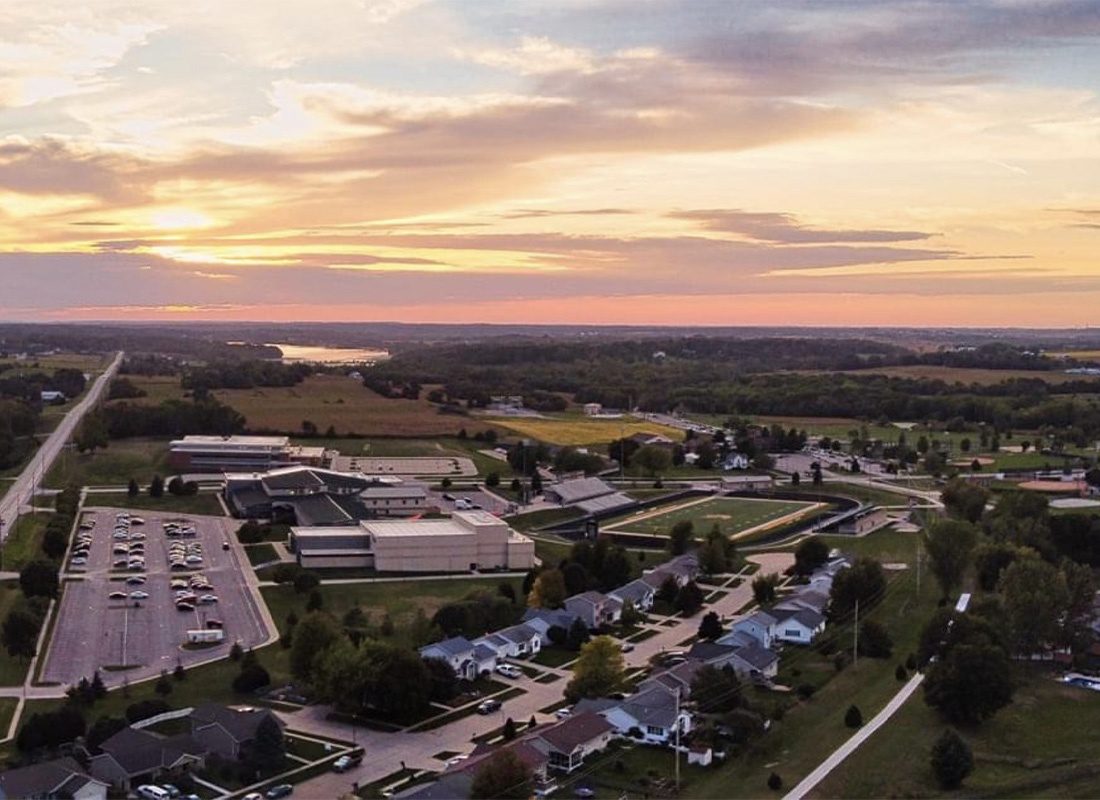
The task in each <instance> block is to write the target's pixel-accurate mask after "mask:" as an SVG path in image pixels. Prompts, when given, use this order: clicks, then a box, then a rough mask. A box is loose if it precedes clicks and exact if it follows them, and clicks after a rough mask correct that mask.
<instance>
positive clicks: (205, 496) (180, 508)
mask: <svg viewBox="0 0 1100 800" xmlns="http://www.w3.org/2000/svg"><path fill="white" fill-rule="evenodd" d="M86 504H87V505H90V506H110V507H111V508H131V509H143V510H146V511H160V512H170V513H175V514H206V515H209V516H214V517H223V516H225V512H224V511H223V510H222V506H221V503H219V502H218V497H217V495H216V494H215V493H214V492H202V493H200V494H193V495H185V496H182V497H177V496H176V495H171V494H168V492H165V493H164V495H163V496H161V497H150V496H149V495H148V494H147V493H146V492H145V491H144V490H143V491H142V493H141V494H139V495H137V496H136V497H130V496H129V495H128V494H126V493H125V492H119V493H118V494H100V493H98V492H97V493H96V494H90V495H88V499H87V501H86Z"/></svg>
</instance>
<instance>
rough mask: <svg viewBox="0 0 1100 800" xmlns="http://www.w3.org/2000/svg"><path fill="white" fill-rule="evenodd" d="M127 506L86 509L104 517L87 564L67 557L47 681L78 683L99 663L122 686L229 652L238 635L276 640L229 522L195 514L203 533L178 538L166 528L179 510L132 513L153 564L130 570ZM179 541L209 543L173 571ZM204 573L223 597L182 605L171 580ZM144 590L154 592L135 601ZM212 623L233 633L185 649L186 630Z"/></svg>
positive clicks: (98, 519)
mask: <svg viewBox="0 0 1100 800" xmlns="http://www.w3.org/2000/svg"><path fill="white" fill-rule="evenodd" d="M121 510H122V509H114V508H86V509H85V516H84V518H85V519H91V518H92V517H94V520H95V525H94V527H92V528H91V530H90V532H91V536H92V541H91V546H90V548H89V549H88V554H87V563H86V564H83V565H80V566H79V567H78V568H74V567H73V564H72V561H71V560H70V561H69V562H68V563H67V564H66V568H67V570H68V571H67V572H66V575H67V576H70V577H73V578H76V579H75V580H66V581H65V583H64V587H65V588H64V595H63V597H62V600H61V608H60V612H59V615H58V620H57V626H56V629H55V630H54V634H53V637H52V645H51V646H50V649H49V651H48V653H47V656H46V664H45V668H44V670H43V672H42V680H43V681H46V682H58V683H63V684H68V683H74V682H76V681H78V680H80V678H81V677H85V676H87V677H91V675H92V673H93V672H94V671H95V670H97V669H98V670H99V671H100V675H101V676H102V678H103V680H104V682H105V683H107V684H108V685H110V686H115V685H118V684H120V683H122V682H123V681H130V682H133V681H137V680H141V679H143V678H147V677H150V676H155V675H158V674H159V673H160V672H161V670H168V671H171V670H173V669H175V667H176V665H177V664H183V666H185V667H186V666H188V665H189V664H194V663H196V662H199V661H205V660H207V659H210V658H214V657H218V656H224V655H226V654H228V652H229V649H230V647H231V646H232V643H233V642H234V641H239V642H240V643H241V646H242V647H245V648H247V647H252V646H256V645H259V644H262V643H263V642H264V641H265V640H266V639H267V631H266V629H265V625H264V622H263V617H262V615H261V613H260V611H259V608H258V606H257V603H256V599H255V597H254V596H253V594H252V591H251V590H250V588H249V586H248V584H247V583H246V577H245V575H246V574H247V573H246V572H245V571H244V570H248V569H249V567H248V564H247V560H246V559H245V558H244V556H243V555H242V554H241V553H240V548H239V546H238V545H237V544H236V541H235V537H234V536H233V535H232V532H231V530H230V528H229V524H228V523H229V522H231V521H230V520H227V519H225V518H222V517H203V516H195V515H187V516H186V517H185V519H186V520H187V521H188V522H189V523H190V524H191V525H192V526H193V527H194V529H195V535H194V536H193V537H187V538H179V539H176V538H169V537H168V536H166V535H165V531H164V527H163V523H165V522H167V521H170V520H175V521H178V520H180V519H181V517H180V516H179V515H168V514H160V513H152V512H146V511H135V512H132V513H133V515H134V516H137V517H140V518H141V519H143V520H144V524H133V525H131V526H130V536H131V537H134V535H135V534H138V533H140V534H143V535H144V539H141V538H137V537H135V538H133V540H132V541H133V542H137V541H141V542H143V543H144V552H145V568H144V569H140V570H139V569H128V568H127V567H126V565H125V564H124V563H122V562H124V561H125V560H126V558H127V556H126V555H125V554H121V553H114V552H112V551H113V550H114V548H115V546H116V545H120V544H125V543H127V542H129V541H131V540H127V539H122V538H121V537H120V538H115V536H114V532H115V525H116V513H118V512H119V511H121ZM175 541H182V542H185V543H187V544H192V545H193V544H199V545H201V551H202V563H201V564H197V563H192V564H189V565H188V566H187V568H186V569H170V568H169V559H168V552H169V546H170V545H171V543H172V542H175ZM224 542H229V543H230V549H229V550H223V549H222V546H223V543H224ZM120 549H121V548H120ZM194 550H195V548H194V547H192V551H194ZM116 561H117V562H118V564H117V566H116V564H115V562H116ZM195 573H201V574H202V575H203V576H205V577H206V579H207V581H208V582H209V584H210V585H211V588H210V589H209V590H205V591H202V592H199V593H198V594H212V595H215V596H216V597H217V602H212V603H209V604H201V603H196V604H195V606H194V608H193V609H192V610H189V611H180V610H178V609H177V607H176V603H175V599H176V598H175V593H174V591H173V589H172V588H171V587H170V581H171V580H172V579H173V578H183V579H189V578H190V576H191V575H193V574H195ZM136 575H143V576H145V582H144V583H143V584H139V583H137V582H136V581H135V582H134V583H132V584H128V583H127V582H126V581H127V578H129V577H131V576H136ZM78 576H81V577H78ZM135 591H136V592H143V593H147V594H148V597H147V598H142V597H141V596H140V595H138V597H136V598H134V597H133V596H132V592H135ZM112 593H124V594H125V597H118V598H111V597H110V595H111V594H112ZM210 620H220V621H221V623H222V625H223V630H224V631H225V640H224V641H223V642H221V643H217V644H205V645H202V646H194V645H192V646H190V647H185V646H184V645H185V643H186V642H187V632H188V631H189V630H198V629H203V628H207V627H208V626H207V623H208V622H209V621H210ZM215 624H217V623H215Z"/></svg>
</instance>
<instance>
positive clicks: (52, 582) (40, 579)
mask: <svg viewBox="0 0 1100 800" xmlns="http://www.w3.org/2000/svg"><path fill="white" fill-rule="evenodd" d="M19 588H20V589H22V590H23V595H24V596H25V597H57V592H58V575H57V565H56V564H54V563H53V562H52V561H32V562H30V563H29V564H27V565H26V566H25V567H23V569H22V570H20V571H19Z"/></svg>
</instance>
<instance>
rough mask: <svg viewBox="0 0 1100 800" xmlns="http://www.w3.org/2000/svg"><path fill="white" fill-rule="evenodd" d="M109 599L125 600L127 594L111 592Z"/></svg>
mask: <svg viewBox="0 0 1100 800" xmlns="http://www.w3.org/2000/svg"><path fill="white" fill-rule="evenodd" d="M107 597H108V599H111V600H125V599H126V592H111V593H110V594H109V595H107Z"/></svg>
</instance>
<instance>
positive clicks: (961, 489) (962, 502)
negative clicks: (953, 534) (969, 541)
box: [941, 478, 989, 522]
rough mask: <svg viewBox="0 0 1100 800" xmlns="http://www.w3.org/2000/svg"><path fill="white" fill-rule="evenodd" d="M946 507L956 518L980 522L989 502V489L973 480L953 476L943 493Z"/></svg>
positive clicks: (942, 496)
mask: <svg viewBox="0 0 1100 800" xmlns="http://www.w3.org/2000/svg"><path fill="white" fill-rule="evenodd" d="M941 499H942V500H943V505H944V508H946V509H947V513H948V514H950V515H951V516H952V517H954V518H955V519H961V520H964V521H966V522H978V521H979V520H980V519H981V518H982V514H983V513H985V506H986V504H987V503H988V502H989V490H988V489H986V488H985V487H983V486H979V485H978V484H976V483H973V482H972V481H965V480H963V479H962V478H952V479H951V480H950V481H948V482H947V486H945V487H944V489H943V492H942V493H941Z"/></svg>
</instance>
